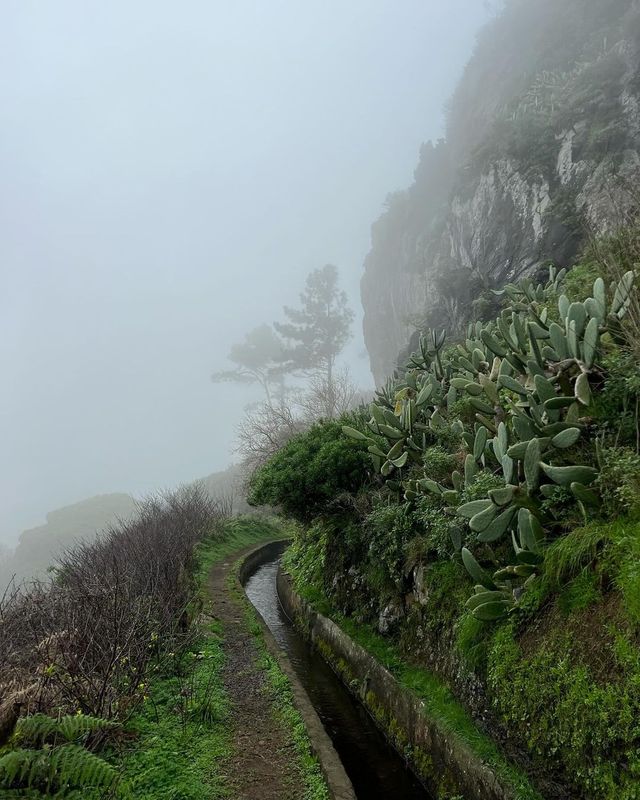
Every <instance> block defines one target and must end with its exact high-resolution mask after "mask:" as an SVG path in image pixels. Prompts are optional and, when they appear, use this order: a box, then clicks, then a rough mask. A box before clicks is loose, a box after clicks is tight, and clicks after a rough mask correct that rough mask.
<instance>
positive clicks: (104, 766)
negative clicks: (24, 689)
mask: <svg viewBox="0 0 640 800" xmlns="http://www.w3.org/2000/svg"><path fill="white" fill-rule="evenodd" d="M113 727H114V723H112V722H109V721H107V720H103V719H98V718H96V717H90V716H84V715H77V716H65V717H62V718H61V719H58V720H56V719H52V718H51V717H47V716H46V715H45V714H34V715H32V716H30V717H25V718H24V719H21V720H20V721H19V722H18V724H17V726H16V730H15V734H14V741H15V742H16V744H19V745H21V746H20V747H17V748H16V749H14V750H11V751H9V752H8V753H6V754H5V755H4V756H2V757H0V789H2V790H3V791H2V793H1V796H2V797H3V798H4V797H7V798H9V797H22V798H41V797H45V796H46V797H47V798H65V799H66V800H71V799H72V798H80V797H81V796H82V794H81V793H78V791H77V790H79V789H89V788H91V789H102V790H105V789H106V790H108V789H112V788H113V787H115V785H116V783H117V779H118V773H117V771H116V770H115V769H114V767H112V766H111V765H110V764H108V763H107V762H106V761H104V760H103V759H102V758H100V757H99V756H97V755H94V754H93V753H91V752H90V751H89V750H87V748H86V747H84V746H83V744H81V743H80V742H81V741H83V740H84V741H86V739H87V737H88V736H89V734H91V733H94V732H96V731H101V730H107V729H110V728H113Z"/></svg>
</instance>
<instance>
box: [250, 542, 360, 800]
mask: <svg viewBox="0 0 640 800" xmlns="http://www.w3.org/2000/svg"><path fill="white" fill-rule="evenodd" d="M288 541H289V540H278V541H272V542H268V543H267V544H263V545H260V546H258V547H256V548H254V549H253V550H252V551H251V552H250V553H248V554H247V555H246V556H245V557H244V558H243V559H242V562H241V564H240V569H239V571H238V576H237V577H238V581H239V583H240V586H241V587H242V589H243V590H244V585H245V584H246V582H247V581H248V579H249V578H250V577H251V575H252V574H253V573H254V572H255V571H256V570H257V569H258V568H259V567H260V566H262V565H263V564H266V563H268V562H269V561H273V559H275V558H277V557H278V556H279V555H280V554H281V553H282V551H283V549H284V547H285V545H286V544H287V543H288ZM245 597H246V595H245ZM247 602H249V600H248V598H247ZM256 618H257V620H258V623H259V625H260V627H261V628H262V633H263V636H264V642H265V646H266V648H267V650H268V652H269V654H270V655H271V656H272V657H273V658H275V660H276V661H277V662H278V666H279V667H280V669H281V670H282V672H283V673H284V674H285V675H286V676H287V678H288V680H289V683H290V684H291V691H292V693H293V702H294V704H295V706H296V708H297V710H298V712H299V713H300V716H301V717H302V719H303V721H304V724H305V727H306V729H307V733H308V735H309V740H310V742H311V749H312V751H313V753H314V755H315V756H316V758H317V759H318V762H319V764H320V769H321V770H322V774H323V776H324V779H325V781H326V783H327V787H328V789H329V794H330V795H331V798H332V800H357V798H356V794H355V792H354V790H353V786H352V784H351V781H350V780H349V777H348V776H347V773H346V771H345V769H344V766H343V764H342V761H341V760H340V756H339V755H338V754H337V752H336V750H335V748H334V746H333V743H332V742H331V739H330V738H329V735H328V734H327V732H326V731H325V729H324V726H323V725H322V722H321V721H320V718H319V717H318V714H317V713H316V710H315V708H314V707H313V704H312V702H311V700H310V699H309V696H308V694H307V693H306V691H305V689H304V688H303V686H302V684H301V683H300V680H299V679H298V676H297V675H296V672H295V670H294V668H293V666H292V664H291V661H290V659H289V657H288V656H287V654H286V653H285V652H284V650H282V648H281V647H280V646H279V645H278V643H277V642H276V640H275V639H274V637H273V634H272V633H271V631H270V630H269V627H268V626H267V624H266V622H265V621H264V619H263V618H262V616H261V615H260V613H256Z"/></svg>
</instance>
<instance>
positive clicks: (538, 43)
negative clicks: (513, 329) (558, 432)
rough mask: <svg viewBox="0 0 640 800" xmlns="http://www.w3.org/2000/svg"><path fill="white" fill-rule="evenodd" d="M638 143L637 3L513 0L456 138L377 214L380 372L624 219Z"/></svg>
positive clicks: (371, 265)
mask: <svg viewBox="0 0 640 800" xmlns="http://www.w3.org/2000/svg"><path fill="white" fill-rule="evenodd" d="M639 151H640V7H639V5H638V3H637V2H635V0H511V2H509V3H507V5H506V9H505V10H504V11H503V12H502V14H501V15H500V16H499V17H498V18H497V19H495V20H494V21H492V22H491V23H490V24H489V25H487V27H486V28H485V29H484V30H483V31H482V33H481V35H480V37H479V41H478V45H477V48H476V52H475V53H474V55H473V57H472V58H471V60H470V61H469V64H468V66H467V68H466V70H465V73H464V75H463V78H462V80H461V82H460V85H459V86H458V88H457V89H456V91H455V94H454V96H453V98H452V100H451V104H450V109H449V113H448V121H447V136H446V141H439V142H437V143H436V144H432V143H431V142H429V143H428V144H426V145H424V146H423V148H422V150H421V153H420V160H419V163H418V166H417V168H416V171H415V181H414V183H413V185H412V186H411V187H410V188H409V189H407V190H404V191H398V192H395V193H393V194H391V195H390V196H389V198H388V200H387V210H386V211H385V213H384V214H383V215H382V216H381V217H380V219H379V220H378V221H377V222H376V223H375V224H374V225H373V228H372V247H371V251H370V253H369V255H368V256H367V259H366V261H365V273H364V276H363V279H362V289H361V293H362V303H363V306H364V310H365V318H364V335H365V342H366V345H367V349H368V351H369V356H370V360H371V369H372V372H373V375H374V377H375V379H376V383H378V384H381V383H382V382H383V381H384V380H385V379H386V378H387V376H388V375H390V374H391V373H392V372H393V370H394V368H395V366H396V364H397V359H398V354H399V353H400V352H401V351H404V352H406V349H407V346H408V344H409V340H410V338H411V336H412V333H413V331H415V329H416V328H417V327H419V328H422V329H425V328H427V327H430V326H431V327H446V328H448V329H449V330H452V329H456V328H457V329H459V328H460V326H461V324H462V323H463V322H465V321H466V320H467V319H468V318H469V316H470V311H471V309H472V306H475V313H476V315H479V316H480V317H483V316H485V317H487V318H490V316H491V312H492V307H491V303H492V300H491V297H490V295H489V294H488V293H487V289H488V288H490V287H496V286H498V287H499V286H501V285H503V284H504V283H505V282H506V281H508V280H513V279H514V278H516V277H518V276H520V275H523V274H528V273H534V272H535V271H536V270H537V269H538V268H539V267H540V266H541V265H542V264H546V263H549V261H553V262H555V263H559V264H560V265H562V266H566V265H569V264H571V263H572V262H573V260H574V258H575V255H576V253H577V252H578V251H579V249H580V247H581V246H582V245H583V244H584V241H585V237H586V236H587V233H588V232H589V231H591V232H593V233H596V234H597V233H601V232H603V231H606V230H608V229H610V228H611V227H612V226H615V225H617V224H618V222H619V220H620V218H621V215H623V214H624V210H625V208H627V207H628V206H629V204H630V203H632V202H633V200H634V194H635V192H634V188H633V187H634V183H636V182H637V178H638V176H639V175H640V156H639ZM487 315H488V316H487ZM412 344H413V346H414V347H415V345H416V344H417V340H416V339H415V338H414V340H413V343H412Z"/></svg>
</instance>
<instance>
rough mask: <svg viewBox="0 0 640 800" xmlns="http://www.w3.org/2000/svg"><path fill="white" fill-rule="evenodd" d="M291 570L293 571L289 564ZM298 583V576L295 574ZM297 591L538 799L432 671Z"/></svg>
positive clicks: (519, 789)
mask: <svg viewBox="0 0 640 800" xmlns="http://www.w3.org/2000/svg"><path fill="white" fill-rule="evenodd" d="M288 568H291V564H290V562H289V563H288ZM294 582H295V575H294ZM296 590H297V591H298V592H299V594H300V595H301V596H302V597H304V599H305V600H307V601H308V602H309V603H311V604H312V605H313V606H314V608H315V609H316V610H317V611H319V612H320V613H322V614H324V615H326V616H330V617H331V619H332V620H333V621H334V622H335V623H336V624H337V625H339V626H340V627H341V628H342V630H344V631H345V633H347V634H348V635H349V636H351V638H352V639H353V640H354V641H356V642H357V643H358V644H359V645H360V646H361V647H363V648H364V649H365V650H367V652H369V653H370V654H371V655H372V656H374V657H375V658H376V660H377V661H378V662H379V663H381V664H382V665H383V666H384V667H385V668H386V669H387V670H389V672H390V673H391V674H392V675H393V676H394V678H395V679H396V680H397V681H398V683H399V684H400V685H401V686H403V687H405V688H406V689H409V690H410V691H412V692H413V693H414V694H415V695H416V696H417V697H419V698H420V699H421V700H422V701H424V713H425V714H426V715H427V716H429V717H431V718H432V719H434V720H437V722H438V723H439V724H440V725H441V727H442V728H443V729H446V730H447V731H449V732H450V733H453V734H454V735H455V736H457V737H458V738H459V739H460V740H461V741H463V742H464V743H465V744H466V745H467V746H468V747H469V749H470V750H471V751H472V752H473V753H474V754H475V755H476V756H477V757H478V758H479V759H481V760H482V761H483V762H484V763H486V764H487V765H488V766H490V767H491V769H492V770H493V771H494V772H495V774H496V775H497V777H498V778H499V780H500V781H501V782H502V783H504V784H507V785H509V786H510V787H511V788H512V789H513V790H514V796H515V797H517V798H518V800H539V799H540V794H539V793H538V792H537V791H536V790H535V789H534V788H533V786H532V785H531V783H530V782H529V780H528V778H527V776H526V775H525V774H524V773H523V772H522V771H520V770H519V769H517V768H516V767H514V766H513V765H512V764H511V763H510V762H508V761H507V760H506V759H505V758H504V756H503V755H502V754H501V753H500V751H499V749H498V747H497V745H496V744H495V742H494V741H493V740H492V739H490V738H489V737H488V736H486V735H485V734H484V733H482V731H480V730H479V729H478V728H477V726H476V725H475V723H474V722H473V720H472V719H471V717H470V716H469V714H468V713H467V712H466V710H465V709H464V708H463V706H462V705H461V704H460V703H459V702H458V701H457V700H456V698H455V697H454V695H453V694H452V692H451V691H450V690H449V688H448V687H447V685H446V684H445V683H444V682H443V681H442V680H440V678H438V677H437V676H436V675H434V674H433V673H432V672H430V671H428V670H425V669H422V668H420V667H416V666H414V665H412V664H410V663H408V662H407V661H406V659H405V658H404V657H403V655H402V653H401V652H400V650H399V649H398V648H397V647H396V646H394V645H393V644H392V643H391V642H389V641H388V640H387V639H385V638H383V637H382V636H380V635H379V634H377V633H376V632H375V631H374V630H373V629H372V628H371V627H369V626H368V625H364V624H359V623H356V622H354V621H353V619H350V618H347V617H345V616H344V615H342V614H340V613H339V612H338V611H336V609H334V608H332V607H331V605H330V603H329V601H328V599H327V598H326V596H324V595H323V594H322V593H321V592H319V590H318V589H317V588H316V587H309V585H308V584H302V585H296Z"/></svg>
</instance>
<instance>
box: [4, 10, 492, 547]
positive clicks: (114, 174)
mask: <svg viewBox="0 0 640 800" xmlns="http://www.w3.org/2000/svg"><path fill="white" fill-rule="evenodd" d="M485 5H486V4H485V3H484V2H483V0H447V2H441V3H435V2H432V1H431V0H322V1H320V0H306V1H305V2H294V0H286V2H284V1H279V0H268V2H267V0H263V2H247V1H246V0H234V1H233V2H224V3H223V2H220V1H219V0H206V1H205V0H201V1H197V0H187V2H180V3H178V2H177V1H174V2H159V1H158V0H134V1H133V2H131V1H130V0H129V1H128V2H124V0H109V2H97V0H89V1H87V0H77V2H73V1H72V0H55V2H46V1H45V0H39V1H38V2H35V1H32V2H30V1H29V0H0V171H1V172H0V174H1V176H2V180H1V183H0V366H1V369H2V376H3V387H2V390H1V391H0V454H1V455H0V459H1V460H0V540H2V539H4V540H5V541H11V540H13V539H14V538H15V536H16V535H17V534H18V533H19V531H20V530H21V529H22V528H25V527H30V526H33V525H36V524H39V523H40V522H41V521H42V520H43V518H44V515H45V513H46V512H47V511H49V510H52V509H54V508H56V507H59V506H61V505H65V504H68V503H71V502H75V501H77V500H80V499H83V498H85V497H88V496H91V495H94V494H97V493H101V492H108V491H128V492H133V493H142V492H145V491H150V490H153V489H157V488H163V487H168V486H174V485H176V484H178V483H180V482H184V481H187V480H191V479H194V478H197V477H201V476H204V475H206V474H208V473H210V472H213V471H215V470H218V469H222V468H224V467H225V466H226V465H227V464H228V463H229V461H230V460H231V450H232V446H233V438H234V426H235V425H236V423H237V422H238V420H239V418H240V416H241V414H242V407H243V405H244V404H245V402H247V401H248V400H249V399H250V396H249V395H248V394H247V392H246V390H241V389H239V388H236V387H232V386H229V385H214V384H212V383H211V382H210V380H209V376H210V374H211V372H213V371H214V370H218V369H224V368H225V367H226V360H225V357H226V354H227V352H228V349H229V346H230V345H231V343H233V342H234V341H236V340H239V339H242V338H243V336H244V333H245V332H246V331H247V330H248V329H249V328H251V327H254V326H255V325H258V324H260V323H262V322H272V321H273V320H274V319H278V318H279V317H280V316H281V307H282V305H283V304H285V303H287V304H289V305H292V304H293V305H295V303H296V301H297V295H298V293H299V291H300V289H301V288H302V285H303V283H304V279H305V276H306V275H307V273H308V272H309V271H310V270H312V269H314V268H315V267H318V266H322V265H323V264H325V263H328V262H331V263H335V264H336V265H337V266H338V268H339V269H340V272H341V275H342V281H343V285H344V287H345V288H346V289H347V290H348V292H349V294H350V297H351V302H352V305H353V307H354V308H355V309H356V311H357V312H358V321H357V324H356V330H355V336H354V341H353V343H352V344H351V346H350V348H349V351H348V353H347V354H346V360H348V361H349V363H350V366H351V369H352V372H353V374H354V375H355V376H356V377H357V379H358V381H359V382H360V383H361V384H362V385H366V384H367V383H368V382H370V380H371V379H370V376H369V372H368V362H367V361H366V359H365V358H363V357H362V355H363V348H364V346H363V342H362V337H361V333H360V319H361V309H360V300H359V295H358V284H359V279H360V274H361V271H362V261H363V259H364V256H365V255H366V252H367V250H368V247H369V231H370V225H371V223H372V222H373V221H374V220H375V218H376V217H377V216H378V215H379V214H380V212H381V210H382V204H383V201H384V198H385V196H386V194H387V193H388V192H389V191H392V190H395V189H398V188H403V187H405V186H407V185H408V184H409V183H410V182H411V180H412V173H413V169H414V167H415V165H416V162H417V155H418V148H419V146H420V143H421V142H423V141H426V140H427V139H429V138H436V137H438V136H440V135H441V134H442V130H443V116H442V108H443V104H444V102H445V100H446V98H447V97H448V96H449V95H450V94H451V92H452V90H453V87H454V85H455V82H456V80H457V79H458V77H459V75H460V73H461V70H462V67H463V65H464V63H465V61H466V60H467V59H468V57H469V55H470V53H471V50H472V48H473V43H474V37H475V35H476V32H477V30H478V28H479V26H480V24H481V23H482V22H483V21H484V19H486V17H487V14H488V12H487V9H486V7H485Z"/></svg>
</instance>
